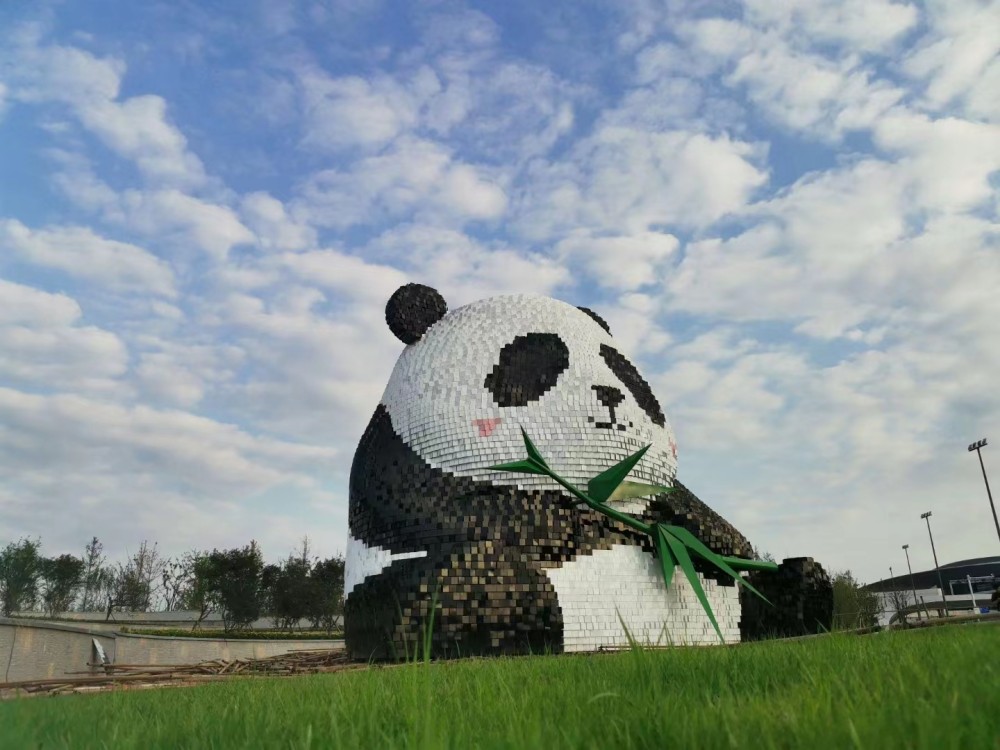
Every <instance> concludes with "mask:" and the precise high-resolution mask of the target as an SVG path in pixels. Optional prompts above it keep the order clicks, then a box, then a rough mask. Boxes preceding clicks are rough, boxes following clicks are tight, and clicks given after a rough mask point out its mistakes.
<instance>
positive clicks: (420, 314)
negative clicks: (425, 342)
mask: <svg viewBox="0 0 1000 750" xmlns="http://www.w3.org/2000/svg"><path fill="white" fill-rule="evenodd" d="M447 312H448V305H447V303H446V302H445V301H444V297H442V296H441V295H440V294H439V293H438V291H437V290H436V289H432V288H431V287H429V286H424V285H423V284H406V285H404V286H401V287H400V288H399V289H397V290H396V291H395V293H394V294H393V295H392V297H390V298H389V301H388V303H386V306H385V322H386V323H388V325H389V330H390V331H392V332H393V333H394V334H395V336H396V338H398V339H399V340H400V341H402V342H403V343H404V344H415V343H417V342H418V341H420V337H421V336H423V335H424V333H425V332H426V331H427V329H428V328H430V327H431V326H432V325H434V324H435V323H437V322H438V321H439V320H441V318H443V317H444V316H445V313H447Z"/></svg>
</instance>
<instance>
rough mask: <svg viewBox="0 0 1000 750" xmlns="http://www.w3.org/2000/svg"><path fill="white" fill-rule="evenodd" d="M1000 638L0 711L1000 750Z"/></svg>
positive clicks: (855, 639)
mask: <svg viewBox="0 0 1000 750" xmlns="http://www.w3.org/2000/svg"><path fill="white" fill-rule="evenodd" d="M998 656H1000V627H996V626H989V625H967V626H955V627H945V628H934V629H929V630H925V631H912V632H903V633H885V634H877V635H870V636H850V635H832V636H826V637H821V638H815V639H810V640H802V641H793V642H784V643H782V642H767V643H758V644H747V645H742V646H737V647H733V648H718V647H715V648H688V649H683V648H678V649H672V650H668V651H658V652H626V653H621V654H614V655H594V656H562V657H548V656H539V657H529V658H519V659H494V660H469V661H458V662H447V663H436V664H429V665H427V664H411V665H406V666H402V667H393V668H387V669H372V670H368V671H363V672H351V673H344V674H326V675H315V676H309V677H301V678H288V679H273V678H272V679H267V678H251V679H245V680H239V681H232V682H226V683H214V684H211V685H206V686H200V687H194V688H178V689H163V690H147V691H133V692H114V693H106V694H99V695H90V696H68V697H60V698H29V699H20V700H16V701H10V702H7V703H5V704H0V746H2V747H10V748H29V747H30V748H59V747H72V748H88V747H105V748H128V747H143V748H146V747H151V748H181V747H206V748H244V747H254V748H255V747H266V748H327V747H344V748H377V747H385V748H476V747H484V748H493V747H497V748H545V749H546V750H548V749H550V748H560V747H573V748H601V750H610V749H611V748H628V747H636V748H664V749H667V750H675V749H677V748H698V749H699V750H701V749H703V748H704V749H709V750H711V749H712V748H752V749H753V750H765V749H766V748H927V749H928V750H931V749H933V750H941V749H942V748H963V750H964V749H971V748H976V749H977V750H985V749H989V748H994V749H996V748H1000V739H998V738H1000V664H998Z"/></svg>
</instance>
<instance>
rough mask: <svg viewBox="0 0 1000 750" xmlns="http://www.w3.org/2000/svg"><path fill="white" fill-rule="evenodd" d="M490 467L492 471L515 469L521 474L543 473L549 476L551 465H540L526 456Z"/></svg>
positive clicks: (514, 470)
mask: <svg viewBox="0 0 1000 750" xmlns="http://www.w3.org/2000/svg"><path fill="white" fill-rule="evenodd" d="M489 469H490V471H513V472H516V473H520V474H542V475H544V476H549V467H547V466H539V465H538V464H537V463H536V462H535V461H532V460H531V459H530V458H525V459H522V460H521V461H511V462H510V463H506V464H497V465H496V466H490V467H489Z"/></svg>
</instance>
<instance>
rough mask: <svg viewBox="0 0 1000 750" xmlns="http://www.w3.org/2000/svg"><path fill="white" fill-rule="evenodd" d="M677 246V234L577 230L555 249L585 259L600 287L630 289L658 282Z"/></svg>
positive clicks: (572, 258)
mask: <svg viewBox="0 0 1000 750" xmlns="http://www.w3.org/2000/svg"><path fill="white" fill-rule="evenodd" d="M677 246H678V242H677V238H676V237H674V236H673V235H670V234H663V233H661V232H642V233H640V234H635V235H626V236H616V237H594V236H592V235H590V234H587V233H583V232H575V233H573V234H572V235H570V236H569V237H567V238H566V239H564V240H560V241H559V243H557V244H556V247H555V251H556V254H557V255H559V256H560V257H562V258H564V259H567V260H569V261H575V260H579V261H580V262H582V263H583V264H584V266H585V267H586V268H587V271H588V273H589V274H590V276H591V277H592V278H593V279H594V280H595V281H596V282H597V283H598V284H600V285H601V286H606V287H611V288H613V289H622V290H629V289H638V288H640V287H643V286H648V285H650V284H656V283H658V282H659V281H660V277H661V274H662V273H663V269H664V267H665V265H666V262H667V261H668V260H669V259H670V258H672V257H673V255H674V254H675V253H676V251H677Z"/></svg>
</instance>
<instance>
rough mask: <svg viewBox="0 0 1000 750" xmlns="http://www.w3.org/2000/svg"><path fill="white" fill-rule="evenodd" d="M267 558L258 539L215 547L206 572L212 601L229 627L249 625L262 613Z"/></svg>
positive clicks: (224, 625) (225, 624) (227, 628)
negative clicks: (233, 546) (241, 545)
mask: <svg viewBox="0 0 1000 750" xmlns="http://www.w3.org/2000/svg"><path fill="white" fill-rule="evenodd" d="M263 570H264V558H263V556H262V555H261V553H260V548H259V547H258V546H257V542H255V541H251V542H250V544H248V545H247V546H246V547H244V548H242V549H238V548H237V549H230V550H224V551H219V550H212V552H211V553H210V554H209V555H208V556H207V562H206V563H204V567H203V570H202V573H203V575H204V577H205V581H206V585H207V587H208V592H209V598H210V599H211V601H212V605H213V606H214V607H215V608H216V609H217V610H218V611H219V612H220V613H221V614H222V624H223V627H224V628H225V629H226V630H227V631H230V630H243V629H246V628H249V627H250V626H251V625H252V624H253V621H254V620H256V619H257V618H258V617H260V604H261V574H262V573H263Z"/></svg>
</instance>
